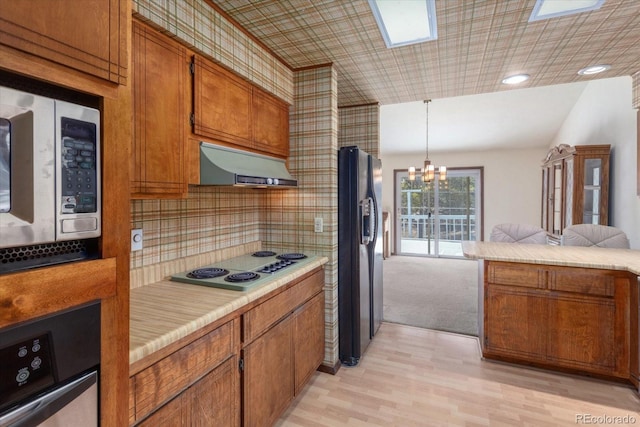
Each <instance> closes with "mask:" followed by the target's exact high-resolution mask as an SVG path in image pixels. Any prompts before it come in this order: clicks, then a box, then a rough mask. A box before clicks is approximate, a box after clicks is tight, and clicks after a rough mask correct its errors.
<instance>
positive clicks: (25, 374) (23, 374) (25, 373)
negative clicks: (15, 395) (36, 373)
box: [16, 368, 30, 383]
mask: <svg viewBox="0 0 640 427" xmlns="http://www.w3.org/2000/svg"><path fill="white" fill-rule="evenodd" d="M29 375H30V374H29V369H28V368H22V369H20V370H19V371H18V375H16V382H19V383H23V382H25V381H26V380H27V379H28V378H29Z"/></svg>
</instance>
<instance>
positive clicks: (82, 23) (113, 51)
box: [0, 0, 131, 84]
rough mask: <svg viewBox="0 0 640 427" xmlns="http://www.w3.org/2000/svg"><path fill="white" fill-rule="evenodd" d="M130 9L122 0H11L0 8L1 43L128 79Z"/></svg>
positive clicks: (117, 79) (77, 67) (98, 74)
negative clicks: (128, 24) (0, 10)
mask: <svg viewBox="0 0 640 427" xmlns="http://www.w3.org/2000/svg"><path fill="white" fill-rule="evenodd" d="M130 13H131V10H130V5H129V2H126V1H121V0H73V1H50V0H12V1H11V2H8V3H7V4H3V7H2V15H1V16H0V43H1V44H3V45H6V46H9V47H11V48H13V49H17V50H20V51H23V52H27V53H29V54H31V55H35V56H37V57H40V58H44V59H46V60H48V61H51V62H54V63H57V64H61V65H64V66H66V67H69V68H72V69H75V70H79V71H82V72H84V73H87V74H90V75H93V76H96V77H99V78H101V79H104V80H108V81H110V82H114V83H118V84H126V82H127V31H128V28H127V25H126V24H127V21H128V14H130ZM97 29H100V31H98V30H97Z"/></svg>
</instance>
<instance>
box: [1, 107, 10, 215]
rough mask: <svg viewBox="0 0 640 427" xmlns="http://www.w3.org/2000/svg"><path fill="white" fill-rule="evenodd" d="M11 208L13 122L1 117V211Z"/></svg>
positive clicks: (7, 210)
mask: <svg viewBox="0 0 640 427" xmlns="http://www.w3.org/2000/svg"><path fill="white" fill-rule="evenodd" d="M10 210H11V123H10V122H9V120H7V119H4V118H1V117H0V212H9V211H10Z"/></svg>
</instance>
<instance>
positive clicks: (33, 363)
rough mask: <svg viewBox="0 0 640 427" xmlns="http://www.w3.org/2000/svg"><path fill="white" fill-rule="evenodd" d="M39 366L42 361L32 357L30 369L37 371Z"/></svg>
mask: <svg viewBox="0 0 640 427" xmlns="http://www.w3.org/2000/svg"><path fill="white" fill-rule="evenodd" d="M40 365H42V359H40V358H39V357H37V356H36V357H34V358H33V360H32V361H31V367H32V368H33V369H38V368H39V367H40Z"/></svg>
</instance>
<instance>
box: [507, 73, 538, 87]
mask: <svg viewBox="0 0 640 427" xmlns="http://www.w3.org/2000/svg"><path fill="white" fill-rule="evenodd" d="M529 77H531V76H530V75H529V74H515V75H513V76H509V77H505V78H504V79H502V83H503V84H505V85H517V84H518V83H522V82H524V81H527V80H529Z"/></svg>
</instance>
